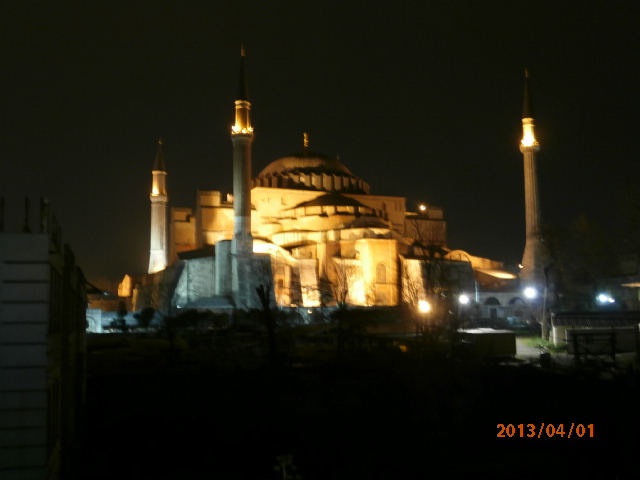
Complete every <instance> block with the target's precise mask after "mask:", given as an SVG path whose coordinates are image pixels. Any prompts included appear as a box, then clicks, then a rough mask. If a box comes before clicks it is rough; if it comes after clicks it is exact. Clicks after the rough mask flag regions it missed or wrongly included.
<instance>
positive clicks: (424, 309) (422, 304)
mask: <svg viewBox="0 0 640 480" xmlns="http://www.w3.org/2000/svg"><path fill="white" fill-rule="evenodd" d="M418 310H419V311H420V313H429V312H430V311H431V304H430V303H429V302H427V301H426V300H418Z"/></svg>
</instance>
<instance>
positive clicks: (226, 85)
mask: <svg viewBox="0 0 640 480" xmlns="http://www.w3.org/2000/svg"><path fill="white" fill-rule="evenodd" d="M373 5H374V2H364V1H350V0H343V1H340V2H333V1H326V0H325V1H322V2H316V1H278V0H272V1H268V2H267V1H254V2H251V1H238V2H222V1H207V2H204V1H197V2H196V1H180V2H176V1H175V0H174V1H171V2H164V1H154V2H145V1H127V2H120V1H109V2H104V1H91V0H88V1H87V0H85V1H78V2H65V1H61V2H44V1H42V2H32V1H20V2H17V1H14V2H2V4H1V5H0V127H1V128H0V136H1V137H0V195H2V196H4V197H6V210H7V212H8V213H9V212H18V214H21V212H22V198H23V197H24V196H25V195H29V196H32V197H33V198H37V197H40V196H46V197H48V198H49V199H50V200H51V203H52V206H53V209H54V211H55V213H56V215H57V217H58V220H59V222H60V224H61V226H62V229H63V237H64V240H65V241H66V242H68V243H69V244H70V245H71V247H72V248H73V250H74V251H75V253H76V257H77V260H78V262H79V264H80V265H81V267H82V268H83V269H84V270H85V273H86V274H87V276H88V277H89V279H90V280H92V279H93V280H95V279H98V278H100V277H115V278H118V277H122V275H123V274H124V273H131V274H139V273H144V272H145V271H146V269H147V267H148V256H149V221H150V220H149V217H150V207H149V189H150V184H151V171H150V170H151V167H152V164H153V158H154V155H155V151H156V145H157V140H158V138H159V137H162V138H163V139H164V141H165V156H166V162H167V170H168V173H169V176H168V188H169V196H170V202H171V204H172V205H174V206H194V204H195V197H196V190H197V189H219V190H223V191H224V192H227V191H229V190H230V185H231V153H232V152H231V141H230V139H229V131H230V126H231V123H232V120H233V101H234V100H235V94H236V92H237V83H238V66H239V46H240V44H244V45H245V46H246V49H247V54H248V57H247V74H248V80H249V95H250V98H251V101H252V104H253V117H252V118H253V125H254V127H255V132H256V133H255V142H254V163H253V170H254V174H257V173H258V172H259V171H260V170H261V169H262V168H263V167H264V166H266V165H267V164H268V163H269V162H271V161H273V160H275V159H276V158H278V157H281V156H284V155H287V154H290V153H293V152H296V151H299V150H300V149H301V144H302V133H303V132H305V131H307V132H309V135H310V139H311V149H312V150H314V151H317V152H321V153H325V154H328V155H335V154H338V155H339V156H340V158H341V160H342V161H343V163H344V164H345V165H347V166H348V167H349V168H350V169H351V171H352V172H353V173H355V174H356V175H358V176H361V177H363V178H364V179H365V180H366V181H368V182H369V184H370V185H371V186H372V193H374V194H383V195H401V196H406V197H407V198H408V207H409V208H411V209H413V208H415V206H416V204H417V203H418V202H427V203H431V204H434V205H439V206H442V207H443V208H444V209H445V215H446V218H447V220H448V226H449V246H450V247H452V248H461V249H464V250H467V251H468V252H470V253H471V254H474V255H479V256H487V257H490V258H494V259H497V260H501V261H505V262H517V261H519V259H520V256H521V254H522V249H523V246H524V200H523V178H522V177H523V173H522V156H521V154H520V152H519V150H518V144H519V140H520V136H521V118H520V117H521V105H522V90H523V71H524V68H525V67H528V68H529V69H530V72H531V75H532V93H533V104H534V111H535V117H536V132H537V136H538V139H539V141H540V143H541V145H542V149H541V151H540V153H539V155H538V169H539V185H540V192H541V201H542V210H543V216H544V220H547V221H553V222H558V223H560V224H562V223H563V222H564V223H566V222H570V221H571V220H573V219H574V218H575V217H576V216H577V215H578V214H579V213H582V212H584V213H587V214H589V215H591V216H593V217H594V218H596V219H600V220H602V221H604V220H606V219H607V218H612V217H613V216H614V215H615V213H616V211H617V210H618V208H619V196H620V192H622V191H624V190H625V189H626V188H628V187H629V185H631V186H633V185H634V184H635V183H637V178H638V174H639V173H640V171H639V170H640V167H639V162H638V160H639V159H638V149H637V142H638V130H639V128H640V117H639V115H638V111H639V110H640V105H639V104H640V101H639V94H638V86H640V75H639V74H638V72H639V71H640V69H639V68H638V46H639V45H640V38H639V37H640V34H639V33H638V31H639V30H640V29H638V27H637V26H638V20H639V19H640V15H639V13H640V8H639V5H640V4H639V3H638V2H636V1H619V2H610V1H590V2H584V1H581V2H578V1H573V0H571V1H563V2H560V1H557V0H556V1H553V2H547V1H528V2H522V1H511V2H506V1H498V2H496V1H482V2H478V1H468V2H464V1H450V2H425V1H424V0H421V1H413V0H410V1H395V2H386V1H382V2H377V3H376V5H380V6H375V7H374V6H373ZM7 221H8V220H7ZM16 223H19V221H18V220H16ZM7 227H9V225H7Z"/></svg>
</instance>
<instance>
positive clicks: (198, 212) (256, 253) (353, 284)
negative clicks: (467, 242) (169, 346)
mask: <svg viewBox="0 0 640 480" xmlns="http://www.w3.org/2000/svg"><path fill="white" fill-rule="evenodd" d="M241 61H242V63H241V71H240V88H239V92H238V96H237V100H236V101H235V123H234V125H233V126H232V127H231V140H232V143H233V177H234V178H233V194H228V195H223V193H222V192H220V191H211V190H207V191H203V190H200V191H198V192H197V197H196V204H195V208H193V207H186V206H171V207H170V206H169V202H168V198H169V195H168V188H167V182H166V178H167V170H166V167H165V159H164V153H163V145H162V141H160V142H159V145H158V149H157V153H156V157H155V161H154V164H153V168H152V188H151V196H150V199H151V230H150V260H149V272H148V275H145V276H143V277H137V278H132V277H129V276H125V279H124V280H123V282H122V283H121V285H120V292H119V294H120V295H121V296H132V297H133V308H134V310H139V309H140V308H143V307H145V306H149V305H151V306H154V307H155V308H158V309H160V310H164V311H165V312H166V313H169V312H175V311H176V309H181V308H197V309H233V308H238V309H244V310H248V309H252V308H259V299H258V296H257V295H256V292H255V289H256V287H259V286H260V285H265V286H267V287H268V288H269V289H270V290H271V295H272V300H273V304H274V305H277V306H279V307H309V308H312V307H318V306H327V305H328V306H331V305H338V304H348V305H353V306H363V307H364V306H378V307H388V306H396V305H399V304H402V303H409V304H417V302H418V301H420V300H421V298H422V297H424V295H425V292H426V290H427V289H426V288H425V284H424V283H425V278H426V277H425V272H424V268H425V267H424V263H425V259H427V258H433V257H434V256H435V257H437V258H438V259H439V261H440V263H441V265H444V267H442V268H444V269H446V276H447V278H448V282H449V283H450V285H454V288H453V289H454V290H455V292H456V293H457V294H463V293H465V294H469V295H475V301H476V303H480V304H481V303H482V302H483V299H482V298H480V296H481V291H489V290H499V289H500V287H503V286H504V285H505V283H508V282H512V283H513V281H514V280H515V281H516V282H517V276H516V275H513V274H511V273H508V272H506V271H504V270H503V265H502V264H501V263H500V262H498V261H494V260H490V259H485V258H480V257H476V256H473V255H471V254H469V253H467V252H464V251H461V250H452V249H450V248H449V247H448V245H447V225H446V220H445V215H444V211H443V209H442V208H441V207H438V206H432V205H421V206H420V207H419V209H418V211H416V212H413V211H410V210H408V209H407V203H408V202H407V199H406V198H405V197H402V196H382V195H375V194H372V193H371V191H372V189H371V187H370V186H369V184H368V183H367V182H366V180H365V179H363V178H360V177H359V176H357V175H355V174H354V173H352V172H351V170H349V168H348V167H347V166H346V165H344V164H343V163H342V162H341V160H340V159H339V158H334V157H329V156H326V155H323V154H320V153H316V152H314V151H313V150H312V149H311V147H310V139H309V135H307V134H306V133H305V134H304V135H303V138H302V142H301V143H302V149H301V151H300V152H299V153H295V154H292V155H289V156H286V157H283V158H279V159H276V160H274V161H272V162H271V163H270V164H268V165H267V166H266V167H265V168H263V169H262V171H260V172H259V173H258V175H256V176H255V177H254V176H252V173H251V166H252V160H251V159H252V142H253V134H254V127H253V125H252V123H251V103H250V101H249V98H248V95H247V87H246V79H245V74H244V56H242V57H241ZM527 95H528V93H527V91H526V90H525V109H526V108H528V107H527V105H528V100H527ZM527 115H528V114H527ZM525 120H527V122H528V123H527V125H525ZM523 128H524V130H525V134H526V133H527V132H529V134H530V135H531V136H532V135H533V119H532V118H528V117H527V118H526V119H523ZM525 136H526V135H525ZM532 138H533V137H532ZM533 141H534V142H535V138H534V139H533ZM524 142H525V139H523V143H522V145H521V150H522V151H523V154H524V155H525V164H526V158H527V157H526V155H527V153H528V154H529V159H530V164H533V166H535V152H536V151H537V148H538V147H537V142H536V143H535V145H534V144H532V145H524ZM533 175H535V170H534V171H533ZM525 177H526V172H525ZM531 185H533V188H534V192H533V193H534V194H535V178H534V181H533V182H530V185H529V186H527V182H526V178H525V197H526V198H528V195H529V193H527V188H531ZM527 202H529V200H527ZM532 205H533V206H534V207H535V202H533V203H532ZM527 208H528V210H531V209H530V208H529V207H527ZM534 210H536V211H535V212H534V213H533V214H532V215H528V216H527V228H528V230H527V242H528V246H527V249H528V250H526V251H527V253H526V254H525V259H524V260H525V262H527V265H525V268H524V269H523V274H525V272H527V271H529V272H531V273H530V275H535V274H536V273H535V271H536V269H537V267H535V266H532V265H531V264H532V262H533V263H535V262H536V261H537V258H538V257H537V251H536V248H534V247H535V245H534V247H529V243H530V242H533V243H535V242H536V240H535V238H536V236H535V234H534V233H531V235H529V233H530V232H529V229H531V232H535V229H536V228H537V226H536V225H535V222H537V220H536V219H537V207H535V208H534ZM530 217H531V221H532V222H534V224H531V225H530ZM509 295H511V298H503V299H500V300H496V298H495V297H496V296H497V294H496V295H493V297H492V299H493V303H497V304H498V305H507V304H509V305H514V304H522V299H520V298H519V296H518V295H515V296H514V294H513V293H511V294H509ZM485 296H486V295H485Z"/></svg>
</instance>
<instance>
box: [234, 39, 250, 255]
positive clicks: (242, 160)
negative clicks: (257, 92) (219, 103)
mask: <svg viewBox="0 0 640 480" xmlns="http://www.w3.org/2000/svg"><path fill="white" fill-rule="evenodd" d="M240 55H241V59H240V60H241V63H240V88H239V90H238V97H237V99H236V102H235V104H236V121H235V124H234V125H233V127H231V142H232V143H233V214H234V232H233V244H232V253H233V254H235V255H251V253H253V237H252V236H251V144H252V143H253V127H252V126H251V120H250V117H249V113H250V112H251V103H250V102H249V96H248V94H247V82H246V79H245V75H244V56H245V52H244V48H242V49H241V51H240Z"/></svg>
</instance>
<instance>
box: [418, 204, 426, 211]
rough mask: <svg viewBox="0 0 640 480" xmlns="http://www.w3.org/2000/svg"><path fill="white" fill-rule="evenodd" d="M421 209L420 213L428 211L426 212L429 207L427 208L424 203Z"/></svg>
mask: <svg viewBox="0 0 640 480" xmlns="http://www.w3.org/2000/svg"><path fill="white" fill-rule="evenodd" d="M419 208H420V211H421V212H424V211H426V210H427V206H426V205H425V204H424V203H423V204H421V205H420V207H419Z"/></svg>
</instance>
